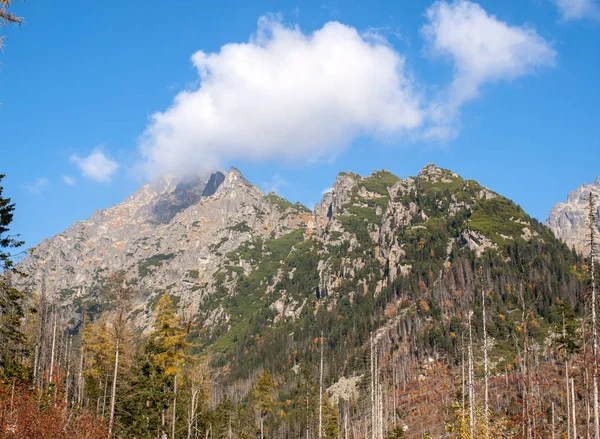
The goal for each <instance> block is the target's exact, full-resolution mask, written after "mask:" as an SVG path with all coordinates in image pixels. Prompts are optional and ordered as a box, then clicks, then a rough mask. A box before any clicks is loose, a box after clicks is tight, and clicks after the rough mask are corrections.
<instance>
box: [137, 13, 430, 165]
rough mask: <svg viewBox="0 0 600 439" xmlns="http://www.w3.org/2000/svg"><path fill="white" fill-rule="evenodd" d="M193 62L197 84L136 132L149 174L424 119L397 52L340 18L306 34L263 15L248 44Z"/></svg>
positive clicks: (335, 142) (329, 142)
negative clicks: (342, 21) (341, 20)
mask: <svg viewBox="0 0 600 439" xmlns="http://www.w3.org/2000/svg"><path fill="white" fill-rule="evenodd" d="M192 62H193V64H194V66H195V67H196V69H197V71H198V75H199V77H200V85H199V86H198V87H197V88H195V89H193V90H187V91H183V92H181V93H179V94H178V95H177V96H176V98H175V101H174V103H173V105H172V106H171V107H170V108H169V109H167V110H166V111H165V112H162V113H156V114H154V115H153V116H152V120H151V123H150V125H149V126H148V127H147V129H146V131H145V133H144V135H143V136H142V140H141V152H142V155H143V157H144V159H145V163H146V167H147V169H148V170H149V171H150V172H151V173H156V172H165V171H167V172H168V171H193V170H196V169H198V168H204V169H207V168H214V167H217V166H219V165H220V164H221V163H223V162H224V161H226V160H228V159H236V160H240V159H241V160H272V159H279V160H284V161H287V162H311V161H316V160H319V159H322V158H326V157H331V156H333V155H335V154H336V153H337V152H339V151H340V150H341V149H343V148H344V147H346V146H347V145H348V144H349V143H350V142H351V141H352V140H353V139H354V138H356V137H357V136H360V135H374V136H382V137H388V136H397V135H402V134H403V133H405V132H407V131H410V130H413V129H415V128H417V127H419V126H420V125H421V124H422V123H423V120H424V113H423V110H422V106H421V103H420V101H419V98H418V96H417V93H416V92H415V89H414V86H413V83H412V81H411V80H410V78H409V76H408V75H407V74H406V72H405V60H404V58H403V56H401V55H400V54H399V53H397V52H396V51H394V50H393V48H391V47H390V46H389V45H388V44H387V43H386V42H385V41H384V40H382V39H374V38H369V37H365V36H361V35H360V34H359V32H358V31H357V30H356V29H354V28H352V27H348V26H345V25H343V24H340V23H337V22H330V23H327V24H326V25H325V26H323V28H322V29H319V30H317V31H315V32H314V33H312V34H305V33H303V32H302V31H301V30H300V29H299V28H297V27H287V26H285V25H283V24H282V23H281V22H280V21H279V20H278V19H277V18H276V17H263V18H261V19H260V20H259V22H258V31H257V33H256V35H255V36H254V37H253V38H251V39H250V41H249V42H248V43H243V44H228V45H225V46H223V47H222V48H221V50H220V51H219V52H218V53H204V52H196V53H195V54H194V55H193V56H192Z"/></svg>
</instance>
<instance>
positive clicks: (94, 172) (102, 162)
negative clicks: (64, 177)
mask: <svg viewBox="0 0 600 439" xmlns="http://www.w3.org/2000/svg"><path fill="white" fill-rule="evenodd" d="M70 161H71V162H72V163H75V164H76V165H77V167H78V168H79V170H80V171H81V174H82V175H83V176H84V177H87V178H91V179H92V180H95V181H99V182H108V181H110V179H111V178H112V176H113V174H114V173H115V172H116V170H117V168H118V167H119V165H118V164H117V162H115V161H113V160H111V159H110V158H108V157H106V155H104V153H103V152H102V151H101V150H99V149H95V150H94V151H92V153H91V154H90V155H88V156H87V157H79V156H78V155H72V156H71V158H70ZM65 182H66V181H65Z"/></svg>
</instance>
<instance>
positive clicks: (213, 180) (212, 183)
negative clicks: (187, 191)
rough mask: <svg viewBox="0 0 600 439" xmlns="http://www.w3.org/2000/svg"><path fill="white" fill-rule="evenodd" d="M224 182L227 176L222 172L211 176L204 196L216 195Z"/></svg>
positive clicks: (203, 193)
mask: <svg viewBox="0 0 600 439" xmlns="http://www.w3.org/2000/svg"><path fill="white" fill-rule="evenodd" d="M224 181H225V174H223V173H222V172H221V171H217V172H215V173H214V174H212V175H211V176H210V179H209V180H208V183H206V186H205V187H204V190H203V191H202V196H203V197H210V196H211V195H214V193H215V192H217V189H218V188H219V186H221V184H222V183H223V182H224Z"/></svg>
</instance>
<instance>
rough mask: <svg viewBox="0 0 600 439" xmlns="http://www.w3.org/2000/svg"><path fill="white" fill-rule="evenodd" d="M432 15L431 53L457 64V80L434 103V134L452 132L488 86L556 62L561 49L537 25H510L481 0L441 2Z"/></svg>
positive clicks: (429, 26)
mask: <svg viewBox="0 0 600 439" xmlns="http://www.w3.org/2000/svg"><path fill="white" fill-rule="evenodd" d="M426 16H427V20H428V23H427V24H426V25H425V26H423V28H422V33H423V35H424V37H425V39H426V41H427V49H428V51H429V52H430V53H432V54H433V55H435V56H442V57H446V58H449V59H451V60H452V61H453V63H454V79H453V81H452V84H451V85H450V87H449V89H448V90H446V92H445V94H444V96H443V97H441V98H440V99H439V101H437V102H433V103H432V106H431V111H432V113H431V117H432V118H433V120H434V121H435V122H436V126H435V128H434V129H433V130H432V131H431V132H430V133H431V134H432V135H434V136H438V137H444V136H446V135H451V134H452V127H451V126H449V124H451V123H452V122H454V119H455V117H456V113H457V112H458V110H459V108H460V106H461V105H462V104H464V103H465V102H467V101H469V100H471V99H474V98H475V97H477V96H478V95H479V92H480V89H481V87H482V86H483V85H485V84H487V83H493V82H498V81H502V80H512V79H516V78H518V77H521V76H524V75H526V74H530V73H532V72H534V71H536V70H537V69H538V68H540V67H547V66H553V65H554V62H555V58H556V52H555V50H554V49H553V48H552V46H551V45H550V44H549V43H548V42H547V41H546V40H545V39H544V38H542V37H541V36H540V35H538V33H537V32H536V31H535V29H533V28H530V27H528V26H513V25H509V24H507V23H505V22H503V21H500V20H499V19H498V18H496V17H495V16H493V15H489V14H488V13H487V12H486V11H485V10H484V9H483V8H482V7H481V6H479V5H478V4H476V3H471V2H468V1H464V0H458V1H455V2H452V3H448V2H446V1H438V2H436V3H434V4H433V5H432V6H431V7H430V8H429V9H427V12H426Z"/></svg>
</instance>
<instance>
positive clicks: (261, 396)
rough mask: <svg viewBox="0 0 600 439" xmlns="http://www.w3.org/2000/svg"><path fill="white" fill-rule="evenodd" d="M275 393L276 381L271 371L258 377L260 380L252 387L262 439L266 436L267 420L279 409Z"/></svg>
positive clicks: (266, 370) (252, 396)
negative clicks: (265, 425) (265, 424)
mask: <svg viewBox="0 0 600 439" xmlns="http://www.w3.org/2000/svg"><path fill="white" fill-rule="evenodd" d="M274 392H275V380H274V379H273V376H272V375H271V371H270V370H269V369H265V371H264V372H263V373H261V374H260V375H258V378H257V379H256V381H255V382H254V385H253V386H252V391H251V394H250V399H251V401H252V406H253V407H254V409H255V410H256V412H257V414H258V416H259V418H260V438H261V439H263V438H264V437H265V436H264V423H265V418H266V417H267V416H269V415H272V414H273V413H274V412H275V409H276V407H277V402H276V401H275V398H274V396H273V393H274Z"/></svg>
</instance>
